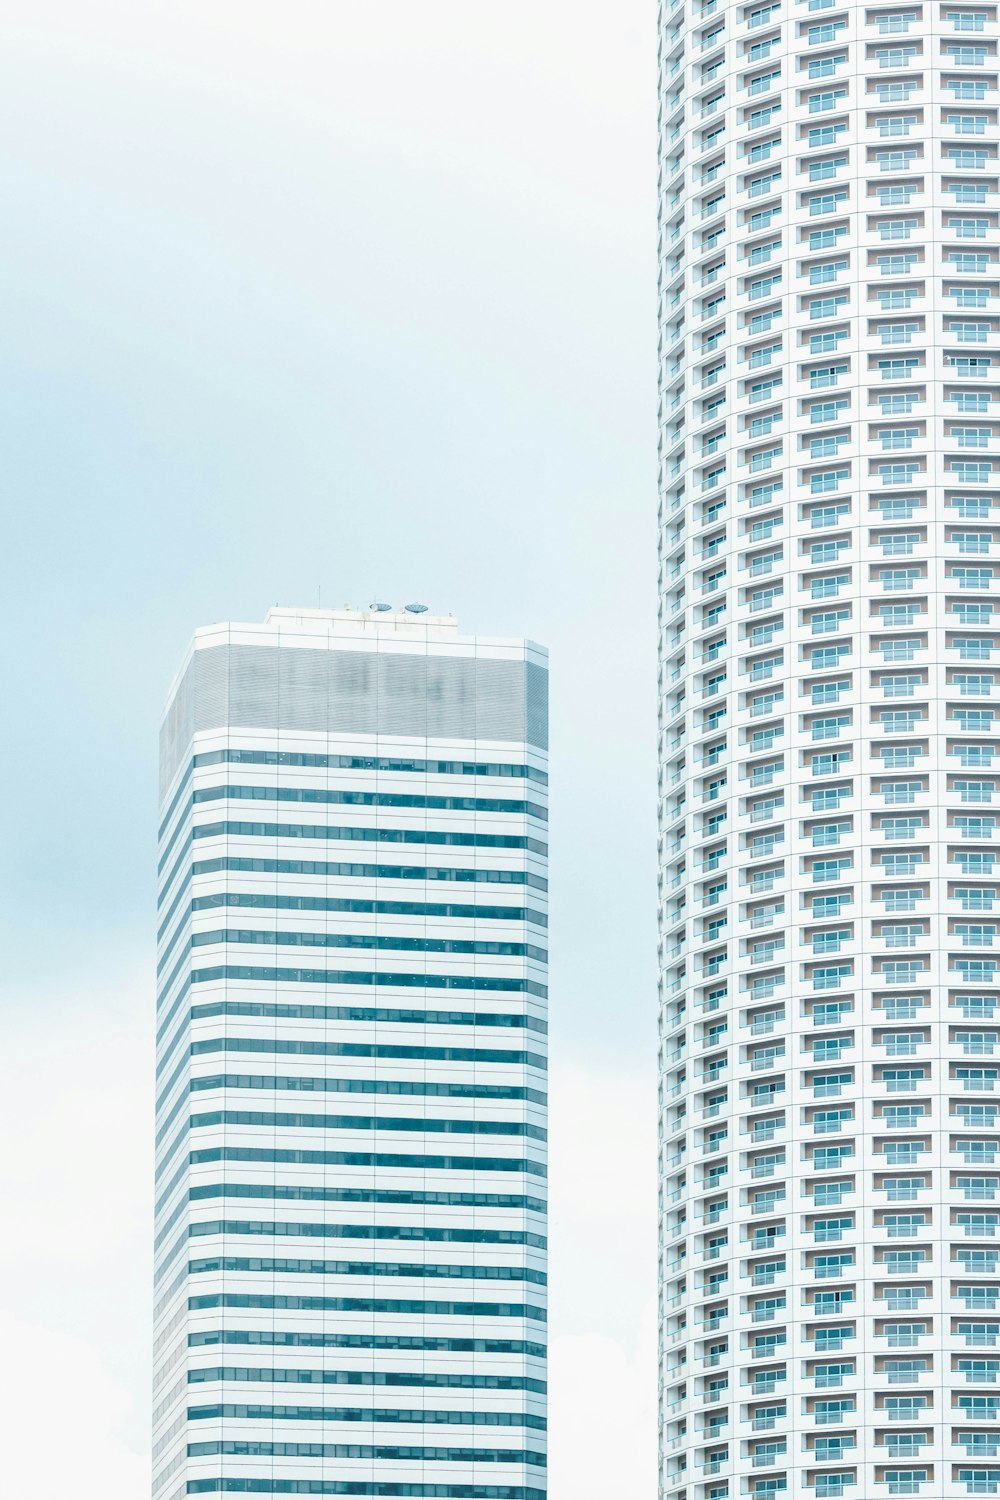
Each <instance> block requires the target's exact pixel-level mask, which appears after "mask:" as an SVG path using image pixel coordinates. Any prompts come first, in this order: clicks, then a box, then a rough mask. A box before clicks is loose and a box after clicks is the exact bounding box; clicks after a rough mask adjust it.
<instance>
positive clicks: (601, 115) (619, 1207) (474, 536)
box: [0, 0, 656, 1500]
mask: <svg viewBox="0 0 1000 1500" xmlns="http://www.w3.org/2000/svg"><path fill="white" fill-rule="evenodd" d="M654 22H655V15H654V7H653V5H652V4H651V3H639V0H617V3H615V4H613V5H612V4H610V3H602V4H596V3H588V0H577V3H572V4H571V3H568V0H547V3H545V4H543V5H539V4H538V3H537V0H535V3H533V4H527V3H521V0H513V3H508V4H507V5H505V6H503V7H484V6H470V5H469V4H468V3H467V0H466V3H464V4H458V3H451V0H427V3H425V4H420V3H416V0H409V3H406V4H403V3H399V0H367V3H354V0H324V3H313V0H283V3H281V4H278V3H271V4H261V3H233V0H199V3H195V0H171V3H156V0H142V3H140V4H138V5H136V4H135V0H121V3H109V0H85V3H83V4H81V3H80V0H72V3H64V0H58V3H46V0H30V3H24V0H7V3H6V4H5V5H4V7H3V17H2V21H0V28H2V36H0V43H2V45H0V195H2V201H3V203H4V218H5V222H6V225H7V228H6V230H5V234H4V236H3V239H2V241H0V287H2V291H0V299H2V303H3V314H2V325H0V326H2V342H0V446H2V453H3V487H4V494H5V498H6V504H5V507H4V511H5V526H4V538H3V540H4V545H3V547H2V552H0V569H2V577H3V591H4V597H5V604H6V610H7V616H8V634H7V640H8V650H7V651H6V652H5V653H4V656H5V658H6V659H5V661H4V663H3V669H2V670H3V682H2V690H3V701H4V704H5V706H6V709H7V713H6V722H7V732H6V733H5V734H4V736H3V739H2V750H0V754H2V757H3V772H4V775H5V777H6V783H7V786H8V794H7V797H6V799H5V819H4V836H3V839H2V841H0V847H2V853H0V880H2V895H3V900H2V906H0V912H2V918H0V920H2V922H3V926H4V939H5V940H4V978H3V990H2V994H3V1001H2V1003H3V1010H4V1014H5V1017H7V1018H9V1019H8V1025H7V1041H8V1046H7V1047H5V1049H4V1051H5V1053H6V1056H5V1057H4V1062H3V1068H4V1076H5V1081H6V1092H5V1093H4V1095H3V1100H2V1103H0V1128H5V1129H6V1130H8V1131H10V1130H12V1129H13V1128H14V1125H15V1123H16V1126H17V1131H18V1137H19V1146H18V1149H17V1150H16V1151H15V1152H14V1153H13V1156H12V1158H11V1159H10V1164H9V1168H8V1169H6V1170H5V1169H3V1168H0V1192H2V1194H3V1195H4V1198H9V1199H12V1200H13V1201H7V1202H5V1203H4V1204H3V1207H4V1209H5V1217H8V1218H9V1219H10V1220H11V1221H12V1222H13V1223H14V1226H15V1229H14V1236H13V1243H11V1244H9V1245H6V1246H4V1247H3V1249H2V1251H0V1271H3V1270H4V1267H5V1265H6V1270H5V1274H4V1276H3V1277H2V1278H0V1310H3V1309H6V1311H7V1313H8V1314H13V1315H14V1316H16V1317H17V1318H18V1319H19V1320H20V1324H21V1334H20V1335H19V1336H20V1337H23V1339H24V1347H25V1349H27V1350H29V1351H30V1349H31V1348H33V1347H38V1345H37V1338H41V1337H42V1335H40V1334H37V1328H38V1327H43V1328H44V1329H45V1330H47V1331H46V1332H45V1334H44V1338H46V1339H47V1338H54V1339H56V1340H57V1341H58V1340H60V1339H62V1340H64V1341H66V1340H72V1339H74V1338H79V1341H80V1343H79V1346H77V1345H75V1344H74V1345H72V1349H70V1345H68V1344H66V1345H65V1347H63V1356H62V1357H63V1358H64V1359H67V1360H70V1359H71V1358H78V1359H79V1360H80V1361H82V1364H81V1365H80V1368H81V1370H84V1371H87V1370H90V1371H91V1372H92V1377H93V1378H92V1382H91V1383H92V1384H93V1385H94V1388H95V1389H96V1388H97V1386H98V1385H99V1381H100V1380H101V1379H105V1378H106V1379H107V1380H108V1381H109V1382H110V1384H109V1390H111V1391H112V1392H113V1395H112V1396H109V1397H107V1398H106V1399H105V1400H103V1401H102V1403H101V1411H102V1413H104V1414H105V1415H104V1417H103V1418H102V1420H104V1421H105V1423H106V1430H105V1431H103V1433H99V1434H98V1435H97V1440H98V1441H99V1442H104V1444H105V1447H103V1448H101V1447H98V1448H97V1449H95V1450H94V1453H93V1455H92V1461H93V1463H95V1464H97V1465H99V1466H104V1468H105V1470H106V1471H107V1472H111V1471H112V1470H113V1469H114V1466H115V1464H116V1463H118V1464H120V1465H121V1479H120V1485H119V1488H111V1489H108V1490H102V1491H101V1493H102V1496H103V1495H105V1494H106V1496H107V1500H125V1496H126V1494H132V1493H135V1491H136V1479H135V1474H136V1472H137V1471H136V1470H135V1469H133V1468H130V1467H129V1465H130V1463H131V1462H132V1454H133V1453H136V1452H138V1453H141V1450H142V1446H143V1443H144V1442H145V1422H146V1408H147V1393H146V1368H147V1362H148V1350H147V1347H146V1340H147V1333H146V1327H145V1322H144V1320H145V1318H146V1316H147V1276H148V1259H147V1245H146V1239H147V1237H148V1229H147V1224H146V1218H145V1215H146V1213H147V1209H148V1181H147V1158H146V1152H147V1149H148V1110H149V1079H148V1051H147V1049H148V1038H149V1025H148V1022H149V1013H150V1007H151V1003H152V1002H151V972H152V971H151V931H152V910H153V867H154V861H153V840H154V837H155V791H156V764H155V748H156V727H157V720H158V716H159V711H160V706H161V703H162V699H163V696H164V693H165V690H166V687H167V684H168V682H169V679H170V677H171V675H172V673H173V670H174V668H175V666H176V664H177V661H178V659H179V657H180V655H181V653H182V651H183V650H184V647H185V644H186V641H187V638H188V636H189V634H190V632H191V630H192V629H193V627H194V626H195V625H196V624H199V623H205V622H208V621H211V620H217V619H225V618H233V619H243V620H254V619H258V618H261V617H262V616H263V613H264V611H265V609H266V608H267V606H268V605H269V604H270V603H272V602H280V603H284V604H292V603H307V604H310V603H314V602H315V601H316V598H317V590H318V589H321V590H322V598H323V602H324V603H327V604H338V605H339V604H343V603H345V602H351V603H356V604H364V603H367V602H368V601H369V599H371V598H374V597H376V596H377V597H379V598H384V599H388V600H393V601H396V602H404V601H406V600H410V599H414V598H416V599H421V600H424V601H426V602H427V603H428V604H429V605H431V607H432V608H434V609H437V610H441V611H448V610H450V611H453V612H454V613H456V614H457V615H458V617H459V621H460V624H461V626H462V628H463V629H464V630H468V631H480V632H483V633H492V634H512V635H513V634H528V635H531V636H533V637H535V638H536V639H538V640H540V641H542V642H544V643H545V644H546V645H548V646H549V648H550V650H551V653H552V671H553V714H554V720H553V804H554V818H553V869H552V873H553V918H554V920H553V944H552V956H553V965H554V967H553V1026H554V1031H553V1043H554V1048H555V1051H556V1054H557V1059H558V1061H559V1067H560V1069H561V1076H562V1081H561V1082H560V1081H559V1080H560V1073H559V1072H557V1075H556V1080H557V1081H556V1085H555V1088H554V1116H555V1117H554V1121H553V1126H554V1131H555V1135H556V1143H557V1145H556V1149H557V1152H558V1150H559V1149H563V1150H564V1153H565V1160H566V1163H567V1166H566V1173H565V1180H564V1187H563V1193H564V1196H563V1198H562V1199H560V1198H559V1193H558V1189H554V1208H555V1210H556V1213H555V1218H556V1223H555V1226H554V1236H553V1240H554V1243H553V1275H554V1278H555V1285H554V1289H553V1310H554V1325H555V1327H554V1332H555V1333H556V1335H557V1336H558V1337H559V1338H562V1339H564V1340H567V1341H568V1342H567V1343H566V1344H565V1345H564V1346H563V1347H564V1350H565V1351H567V1352H568V1354H569V1355H571V1356H572V1357H570V1358H567V1367H569V1366H572V1367H573V1368H574V1370H583V1369H585V1368H586V1361H587V1360H588V1359H593V1360H594V1361H595V1362H596V1364H598V1365H601V1364H602V1363H603V1365H604V1367H605V1368H609V1367H614V1366H615V1360H616V1359H619V1357H620V1358H621V1359H622V1360H623V1361H624V1364H623V1366H622V1370H621V1371H620V1372H619V1375H618V1377H617V1385H618V1387H619V1389H624V1390H627V1389H628V1380H629V1379H630V1378H632V1377H633V1375H634V1369H633V1366H632V1365H631V1364H630V1363H629V1362H630V1361H634V1359H635V1357H636V1348H637V1344H638V1342H639V1341H640V1333H639V1326H640V1320H641V1317H642V1309H643V1308H644V1307H646V1306H647V1304H648V1302H649V1298H650V1297H651V1296H652V1292H653V1277H654V1270H655V1246H654V1244H653V1243H652V1241H651V1240H650V1239H649V1236H650V1235H651V1233H652V1214H651V1205H650V1204H649V1203H647V1202H643V1203H641V1204H640V1203H635V1202H632V1201H630V1200H629V1196H628V1194H627V1193H626V1192H625V1190H624V1187H623V1186H622V1184H637V1183H640V1182H641V1183H642V1184H644V1185H645V1186H646V1187H647V1188H648V1193H647V1194H646V1195H645V1197H648V1195H649V1194H651V1193H652V1191H653V1166H654V1154H655V1153H654V1143H653V1140H652V1137H651V1133H650V1132H651V1130H652V1123H653V1114H652V1100H653V1074H654V1069H655V992H654V972H655V933H654V918H655V899H656V893H655V875H654V871H655V769H654V757H655V737H654V712H655V665H654V649H655V610H654V605H655V472H656V440H655V402H654V395H655V392H654V386H655V361H656V328H655V231H654V215H655V185H656V169H655V36H654V29H655V28H654ZM84 1060H86V1066H83V1063H84ZM39 1076H41V1078H42V1080H43V1083H44V1088H43V1090H42V1094H41V1096H39V1095H38V1094H37V1091H36V1093H34V1094H33V1093H32V1092H31V1091H30V1090H29V1091H27V1092H26V1091H25V1079H26V1078H30V1080H31V1082H32V1083H33V1084H37V1081H38V1078H39ZM605 1098H606V1099H607V1101H608V1105H610V1106H611V1108H608V1107H607V1106H606V1105H605V1103H604V1100H605ZM605 1115H608V1116H612V1115H613V1116H615V1118H614V1119H611V1118H608V1119H606V1118H605ZM15 1116H16V1120H15ZM26 1117H27V1123H26ZM605 1129H606V1131H607V1146H606V1148H602V1151H601V1154H600V1155H599V1157H598V1158H597V1165H596V1166H593V1167H585V1165H584V1162H583V1157H584V1156H585V1155H586V1154H587V1152H586V1150H585V1149H584V1148H585V1146H586V1144H587V1143H588V1142H589V1143H590V1147H589V1149H590V1150H596V1149H597V1147H598V1146H599V1145H600V1136H601V1132H602V1131H604V1130H605ZM67 1132H69V1134H70V1135H71V1136H72V1145H71V1147H69V1148H68V1154H67V1148H66V1146H65V1144H64V1143H65V1142H66V1141H67V1139H68V1136H67ZM560 1140H562V1142H563V1147H562V1148H560V1147H559V1144H558V1143H559V1141H560ZM105 1150H106V1151H107V1152H108V1156H107V1158H106V1162H107V1171H106V1174H105V1175H106V1177H107V1181H106V1182H105V1184H104V1185H103V1186H102V1189H101V1192H100V1193H99V1195H98V1198H97V1202H96V1206H94V1205H93V1204H92V1202H91V1200H90V1198H89V1197H88V1195H87V1193H86V1192H81V1191H80V1190H79V1182H80V1180H81V1178H82V1179H84V1180H85V1179H86V1178H87V1176H88V1175H89V1174H92V1173H94V1172H97V1173H101V1172H102V1162H101V1160H100V1159H99V1158H98V1159H95V1153H99V1154H100V1155H103V1153H104V1152H105ZM643 1153H644V1154H643ZM557 1159H558V1157H557ZM573 1174H576V1175H573ZM601 1174H603V1175H601ZM613 1179H618V1183H619V1185H618V1188H617V1192H618V1196H619V1200H620V1201H619V1202H618V1203H617V1204H616V1208H615V1214H614V1216H609V1215H606V1216H605V1217H604V1219H603V1221H602V1220H601V1218H600V1207H601V1203H602V1202H605V1201H607V1199H606V1193H607V1191H609V1190H610V1186H609V1185H610V1183H611V1182H612V1180H613ZM632 1196H633V1198H634V1195H632ZM19 1203H20V1204H21V1206H22V1210H23V1211H22V1212H19V1210H18V1205H19ZM67 1220H71V1221H72V1222H71V1223H70V1222H67ZM560 1225H562V1229H561V1230H560ZM21 1226H23V1230H22V1227H21ZM560 1234H562V1238H560ZM54 1239H56V1240H57V1241H58V1243H53V1240H54ZM588 1240H592V1241H593V1247H592V1248H587V1242H588ZM581 1246H583V1248H582V1249H581ZM574 1247H575V1249H576V1254H575V1255H573V1254H571V1253H570V1251H571V1249H573V1248H574ZM615 1271H618V1272H620V1273H621V1274H622V1283H623V1289H622V1290H620V1291H617V1292H611V1293H607V1292H602V1295H601V1297H600V1298H596V1299H595V1298H594V1297H593V1296H592V1295H591V1291H592V1288H593V1285H594V1281H595V1279H596V1278H601V1279H602V1284H603V1285H604V1286H611V1285H612V1282H611V1279H610V1278H611V1277H612V1275H613V1274H614V1272H615ZM112 1288H114V1295H113V1296H112V1295H111V1289H112ZM32 1328H34V1329H35V1334H34V1335H33V1334H32V1331H31V1330H32ZM25 1329H27V1331H25ZM33 1339H34V1340H35V1342H34V1343H33ZM573 1340H577V1341H579V1342H578V1343H577V1344H574V1343H573V1342H572V1341H573ZM587 1340H590V1341H591V1342H590V1343H589V1344H588V1343H587ZM595 1340H597V1341H600V1340H604V1341H605V1344H604V1345H601V1344H600V1343H599V1342H598V1343H595V1342H594V1341H595ZM74 1350H75V1353H74V1352H73V1351H74ZM88 1361H89V1363H88ZM84 1378H85V1379H86V1378H87V1377H84ZM576 1378H578V1379H579V1377H578V1376H577V1377H576ZM579 1384H580V1388H581V1391H583V1386H584V1385H585V1382H584V1381H583V1380H580V1381H579ZM573 1389H574V1390H576V1387H574V1388H573ZM564 1390H565V1391H567V1392H568V1391H569V1386H568V1385H567V1386H565V1387H564ZM650 1394H652V1393H650ZM588 1400H591V1395H590V1394H588V1393H586V1392H584V1393H582V1394H580V1396H579V1401H575V1402H568V1403H566V1404H568V1405H569V1406H570V1407H573V1406H574V1404H575V1405H576V1409H577V1410H578V1411H579V1410H580V1409H581V1404H582V1407H583V1410H584V1412H585V1413H586V1411H587V1408H586V1402H587V1401H588ZM625 1400H626V1404H630V1405H634V1403H633V1402H632V1398H631V1396H626V1398H625ZM116 1402H118V1405H117V1406H116ZM119 1407H120V1410H119ZM594 1410H595V1411H596V1410H597V1408H596V1406H595V1407H594ZM558 1411H559V1407H558V1402H557V1414H558ZM109 1412H111V1413H113V1416H108V1415H107V1413H109ZM633 1418H634V1412H632V1414H631V1415H629V1414H626V1413H623V1414H622V1415H620V1416H619V1418H618V1433H617V1436H618V1440H619V1441H620V1440H621V1437H622V1425H621V1424H622V1423H625V1424H626V1430H628V1429H627V1423H628V1421H631V1420H633ZM585 1419H586V1420H587V1421H588V1422H589V1420H590V1419H589V1416H586V1417H585ZM25 1420H28V1418H27V1417H25ZM571 1420H572V1413H571V1412H570V1413H569V1414H567V1416H565V1417H559V1418H558V1422H559V1423H561V1426H559V1425H557V1431H556V1432H554V1434H553V1442H554V1446H555V1445H557V1444H559V1443H562V1444H563V1449H562V1450H560V1451H567V1434H569V1430H570V1429H569V1425H568V1424H569V1423H570V1422H571ZM95 1421H96V1418H95ZM643 1424H645V1425H643ZM91 1425H93V1424H91ZM635 1431H636V1439H635V1441H636V1444H638V1445H639V1447H640V1448H642V1449H643V1452H644V1453H645V1447H644V1445H646V1444H649V1445H650V1446H649V1453H650V1454H651V1452H652V1447H651V1445H652V1442H653V1432H652V1430H651V1428H650V1427H649V1425H648V1417H647V1416H645V1415H643V1416H642V1418H641V1420H640V1422H639V1426H637V1427H636V1429H635ZM92 1436H93V1433H92V1432H91V1431H89V1430H88V1432H87V1433H86V1434H84V1435H83V1436H81V1442H83V1441H90V1439H91V1437H92ZM610 1436H611V1435H610V1434H609V1442H610ZM115 1444H120V1445H121V1451H119V1448H118V1447H115ZM108 1445H110V1446H108ZM633 1446H634V1445H633ZM609 1453H610V1447H609ZM135 1462H136V1463H139V1462H140V1460H138V1459H136V1460H135ZM559 1462H561V1463H564V1465H565V1464H568V1463H569V1462H570V1460H569V1459H568V1458H565V1459H560V1460H559ZM609 1462H610V1460H609ZM643 1463H644V1464H645V1465H646V1467H644V1468H643V1469H642V1471H641V1472H642V1473H643V1474H646V1472H647V1468H648V1463H647V1459H645V1458H644V1459H643ZM649 1472H650V1480H652V1471H651V1470H650V1471H649ZM560 1474H562V1475H563V1476H564V1477H563V1478H562V1479H561V1480H560ZM636 1474H637V1475H638V1474H639V1470H636ZM595 1476H597V1477H595ZM599 1476H600V1468H599V1465H598V1466H597V1467H594V1466H593V1465H591V1466H589V1467H588V1473H587V1475H586V1476H584V1475H582V1474H581V1475H579V1476H578V1475H577V1474H576V1471H571V1469H570V1468H569V1467H564V1469H562V1470H561V1469H560V1468H559V1466H558V1463H556V1464H555V1465H554V1473H553V1497H554V1500H560V1495H561V1494H562V1495H565V1496H566V1497H567V1500H568V1496H569V1491H570V1487H571V1483H572V1491H573V1500H583V1497H585V1496H587V1495H589V1494H590V1490H589V1489H588V1488H586V1485H587V1484H590V1483H594V1484H595V1485H596V1484H597V1483H598V1482H599ZM581 1485H583V1486H584V1487H583V1488H581V1487H580V1486H581ZM75 1493H78V1494H79V1493H80V1492H79V1489H77V1490H76V1491H75ZM96 1493H97V1491H96V1489H95V1494H96ZM597 1493H598V1490H597V1489H596V1488H595V1489H594V1494H595V1495H596V1494H597Z"/></svg>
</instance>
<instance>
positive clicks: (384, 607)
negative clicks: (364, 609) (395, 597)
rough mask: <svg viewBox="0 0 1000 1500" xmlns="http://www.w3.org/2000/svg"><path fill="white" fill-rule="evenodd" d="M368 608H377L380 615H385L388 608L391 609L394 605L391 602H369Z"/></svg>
mask: <svg viewBox="0 0 1000 1500" xmlns="http://www.w3.org/2000/svg"><path fill="white" fill-rule="evenodd" d="M368 608H369V609H374V610H377V611H378V613H379V614H380V615H384V614H385V612H386V610H387V609H391V608H392V605H391V604H369V606H368Z"/></svg>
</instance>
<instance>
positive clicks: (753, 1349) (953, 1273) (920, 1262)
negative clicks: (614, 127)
mask: <svg viewBox="0 0 1000 1500" xmlns="http://www.w3.org/2000/svg"><path fill="white" fill-rule="evenodd" d="M998 39H1000V27H998V19H997V6H996V4H979V3H972V0H970V3H961V4H955V3H941V0H912V3H911V0H895V3H885V0H876V3H867V4H842V3H838V0H771V3H762V0H751V3H746V4H735V3H728V4H722V3H719V0H706V3H699V0H677V3H673V4H666V3H664V4H662V6H661V10H660V44H661V53H660V126H661V134H660V199H659V204H660V277H661V280H660V382H661V383H660V394H661V406H660V455H661V456H660V481H661V485H660V490H661V513H660V562H661V576H660V610H661V614H660V653H661V657H660V659H661V700H660V703H661V788H660V791H661V801H660V808H661V858H660V877H661V892H660V895H661V902H660V910H661V974H662V995H661V1023H662V1025H661V1038H662V1042H661V1142H660V1145H661V1189H662V1213H661V1227H662V1234H661V1245H660V1271H661V1301H662V1307H661V1325H662V1359H661V1394H662V1425H661V1435H662V1436H661V1487H662V1493H663V1495H664V1496H665V1497H667V1500H736V1497H745V1496H750V1497H751V1500H776V1497H778V1500H781V1497H787V1500H805V1497H809V1500H824V1497H840V1496H845V1497H847V1500H853V1497H857V1500H881V1497H885V1496H894V1495H922V1496H925V1497H928V1500H952V1497H959V1496H966V1495H980V1494H995V1493H998V1492H1000V1422H998V1417H1000V1283H998V1279H997V1272H998V1260H1000V1202H998V1197H1000V1152H998V1145H997V1109H998V1104H997V1101H998V1091H997V1085H998V1077H1000V1042H998V1032H1000V979H998V975H997V957H996V944H997V913H998V911H1000V866H998V854H997V848H998V843H997V804H998V802H1000V796H998V792H997V789H998V786H1000V723H998V719H997V712H998V711H997V695H996V694H995V692H994V689H995V687H996V685H997V682H998V681H1000V606H998V604H997V595H998V592H1000V562H998V561H997V558H998V556H1000V458H998V457H997V453H998V452H1000V445H998V439H1000V383H998V376H1000V354H998V352H997V350H998V347H1000V339H998V334H1000V230H998V214H1000V195H998V181H1000V161H998V140H1000V132H998V129H997V120H998V108H1000V91H998V72H1000V59H998V55H997V52H998Z"/></svg>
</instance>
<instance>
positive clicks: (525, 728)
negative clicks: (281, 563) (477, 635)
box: [160, 645, 549, 791]
mask: <svg viewBox="0 0 1000 1500" xmlns="http://www.w3.org/2000/svg"><path fill="white" fill-rule="evenodd" d="M548 679H549V674H548V672H547V671H546V670H545V669H544V668H543V667H539V666H537V665H536V664H535V663H534V662H528V661H523V660H522V661H518V660H513V661H511V660H507V659H498V658H496V657H490V656H425V655H423V654H420V655H417V654H413V655H408V654H404V653H402V652H398V651H397V652H393V651H321V650H311V649H308V648H297V647H292V646H250V645H242V646H241V645H223V646H211V647H207V648H206V649H204V650H201V651H195V652H194V654H193V656H192V658H191V660H190V662H189V663H188V666H187V669H186V671H185V673H184V676H183V677H182V679H181V682H180V685H179V687H178V689H177V692H176V694H175V696H174V699H173V701H172V702H171V704H170V707H169V710H168V712H167V716H166V719H165V721H164V724H163V729H162V731H161V734H160V775H161V791H165V790H166V788H167V787H169V785H170V783H171V781H172V780H173V778H174V775H175V774H176V771H177V768H178V766H179V764H180V762H181V760H182V759H183V758H184V757H185V756H186V755H187V753H188V747H189V746H190V743H191V738H192V736H193V735H194V734H195V733H197V732H198V731H199V730H205V729H224V728H226V727H227V726H230V725H231V726H232V727H234V728H239V729H279V730H280V729H284V730H290V731H293V730H307V731H319V732H320V733H333V734H398V735H403V736H405V737H406V738H408V739H420V738H424V737H437V736H440V737H441V738H443V739H456V740H476V739H483V740H500V741H503V740H510V741H513V742H517V743H520V742H525V741H526V742H527V743H528V744H530V745H535V746H537V747H538V748H539V749H542V750H544V749H547V747H548Z"/></svg>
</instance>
